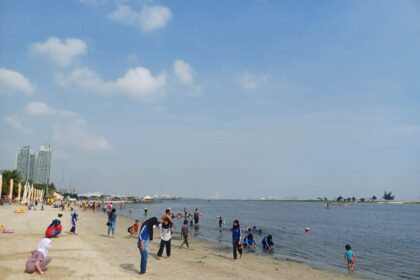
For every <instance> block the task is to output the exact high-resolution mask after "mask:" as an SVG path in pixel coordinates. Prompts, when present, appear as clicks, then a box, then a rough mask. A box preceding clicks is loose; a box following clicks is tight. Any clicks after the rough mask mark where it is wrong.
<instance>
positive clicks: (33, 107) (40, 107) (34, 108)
mask: <svg viewBox="0 0 420 280" xmlns="http://www.w3.org/2000/svg"><path fill="white" fill-rule="evenodd" d="M26 111H27V112H28V113H29V114H32V115H51V114H54V113H55V112H56V110H55V109H53V108H51V107H49V106H48V105H47V104H45V103H44V102H31V103H29V104H28V105H26Z"/></svg>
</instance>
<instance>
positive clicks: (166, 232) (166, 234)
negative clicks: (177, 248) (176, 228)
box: [159, 224, 172, 241]
mask: <svg viewBox="0 0 420 280" xmlns="http://www.w3.org/2000/svg"><path fill="white" fill-rule="evenodd" d="M159 227H160V239H162V240H163V241H169V240H171V237H172V233H171V228H170V227H169V226H168V227H167V228H164V227H162V224H160V225H159Z"/></svg>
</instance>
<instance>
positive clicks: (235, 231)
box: [231, 220, 242, 260]
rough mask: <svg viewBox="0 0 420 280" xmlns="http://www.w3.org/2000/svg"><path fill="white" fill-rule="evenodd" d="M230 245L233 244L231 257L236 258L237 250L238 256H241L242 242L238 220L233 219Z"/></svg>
mask: <svg viewBox="0 0 420 280" xmlns="http://www.w3.org/2000/svg"><path fill="white" fill-rule="evenodd" d="M231 231H232V245H233V259H234V260H236V259H237V252H236V251H238V252H239V258H242V244H241V238H242V236H241V234H242V233H241V226H240V225H239V220H235V221H233V226H232V229H231Z"/></svg>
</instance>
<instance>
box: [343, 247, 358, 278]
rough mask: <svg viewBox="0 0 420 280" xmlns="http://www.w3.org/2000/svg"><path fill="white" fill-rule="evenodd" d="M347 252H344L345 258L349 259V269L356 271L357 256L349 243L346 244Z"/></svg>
mask: <svg viewBox="0 0 420 280" xmlns="http://www.w3.org/2000/svg"><path fill="white" fill-rule="evenodd" d="M345 248H346V252H345V253H344V258H345V259H346V261H347V269H348V271H349V273H350V272H354V266H355V265H356V256H355V255H354V252H353V250H352V249H351V246H350V245H349V244H347V245H346V247H345Z"/></svg>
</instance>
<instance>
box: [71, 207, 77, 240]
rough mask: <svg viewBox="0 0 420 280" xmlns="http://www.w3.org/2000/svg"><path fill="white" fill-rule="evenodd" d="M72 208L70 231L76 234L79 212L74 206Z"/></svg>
mask: <svg viewBox="0 0 420 280" xmlns="http://www.w3.org/2000/svg"><path fill="white" fill-rule="evenodd" d="M70 209H71V229H70V232H71V233H73V234H76V222H77V214H76V211H74V209H73V208H70Z"/></svg>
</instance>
